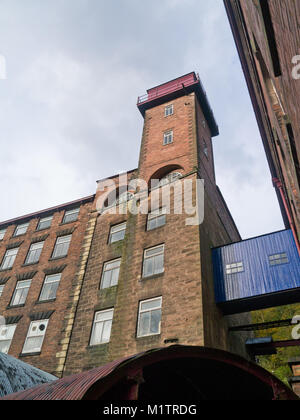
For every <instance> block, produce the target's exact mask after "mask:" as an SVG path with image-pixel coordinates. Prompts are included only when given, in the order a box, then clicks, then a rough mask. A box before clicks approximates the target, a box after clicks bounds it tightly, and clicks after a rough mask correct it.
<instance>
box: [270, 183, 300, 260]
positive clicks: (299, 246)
mask: <svg viewBox="0 0 300 420" xmlns="http://www.w3.org/2000/svg"><path fill="white" fill-rule="evenodd" d="M273 184H274V186H275V187H276V188H278V190H279V192H280V195H281V198H282V201H283V205H284V208H285V211H286V214H287V217H288V219H289V224H290V227H291V229H292V232H293V236H294V239H295V243H296V247H297V250H298V254H299V257H300V244H299V240H298V236H297V232H296V229H295V225H294V222H293V219H292V216H291V214H290V211H289V208H288V205H287V202H286V198H285V195H284V191H283V185H282V182H281V181H280V180H279V179H278V178H273Z"/></svg>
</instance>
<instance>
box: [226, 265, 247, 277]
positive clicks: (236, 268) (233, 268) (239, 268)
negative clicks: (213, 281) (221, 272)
mask: <svg viewBox="0 0 300 420" xmlns="http://www.w3.org/2000/svg"><path fill="white" fill-rule="evenodd" d="M243 271H244V264H243V263H242V262H238V263H233V264H226V274H228V275H230V274H236V273H242V272H243Z"/></svg>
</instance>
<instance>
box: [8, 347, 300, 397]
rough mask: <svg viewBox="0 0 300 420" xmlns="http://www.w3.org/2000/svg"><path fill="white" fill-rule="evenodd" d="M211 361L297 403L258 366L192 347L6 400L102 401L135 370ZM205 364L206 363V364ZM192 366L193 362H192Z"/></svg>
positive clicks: (148, 355)
mask: <svg viewBox="0 0 300 420" xmlns="http://www.w3.org/2000/svg"><path fill="white" fill-rule="evenodd" d="M186 358H189V359H195V363H196V360H202V361H203V360H204V361H205V360H207V361H208V360H210V361H215V362H219V363H220V362H222V363H224V364H225V365H226V366H229V367H235V368H238V369H240V370H241V371H244V372H247V373H248V374H250V375H253V377H255V378H257V379H258V380H259V381H261V382H262V383H264V384H265V385H266V386H267V387H269V388H271V389H273V392H274V395H275V396H276V395H284V396H285V398H286V399H297V397H296V396H295V394H293V392H292V391H290V389H289V388H287V387H286V386H285V385H284V384H283V383H282V382H280V381H279V380H278V379H277V378H275V377H274V376H273V375H271V374H270V373H269V372H267V371H265V370H264V369H262V368H261V367H259V366H258V365H255V364H254V363H251V362H249V361H247V360H245V359H243V358H241V357H240V356H237V355H234V354H231V353H228V352H225V351H221V350H215V349H208V348H204V347H195V346H194V347H192V346H180V345H175V346H170V347H167V348H163V349H154V350H149V351H146V352H143V353H140V354H137V355H134V356H130V357H125V358H122V359H119V360H115V361H113V362H111V363H108V364H106V365H105V366H101V367H98V368H95V369H93V370H90V371H86V372H82V373H79V374H76V375H72V376H68V377H65V378H62V379H59V380H57V381H55V382H52V383H50V384H44V385H41V386H38V387H35V388H32V389H28V390H26V391H24V392H20V393H16V394H12V395H8V396H7V397H6V398H4V399H7V400H81V399H93V398H91V395H92V393H93V392H95V389H96V394H97V395H96V396H97V398H98V397H101V395H103V394H104V393H105V392H106V391H107V390H110V388H112V387H113V386H114V385H115V384H117V383H119V381H120V380H121V379H123V378H126V377H128V376H130V375H131V374H132V372H136V371H137V370H138V369H141V368H144V367H147V366H152V365H154V364H155V363H159V362H161V361H166V360H179V359H186ZM205 363H206V362H205ZM193 366H194V362H193Z"/></svg>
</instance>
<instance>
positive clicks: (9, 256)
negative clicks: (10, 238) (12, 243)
mask: <svg viewBox="0 0 300 420" xmlns="http://www.w3.org/2000/svg"><path fill="white" fill-rule="evenodd" d="M18 251H19V248H12V249H7V250H6V252H5V254H4V257H3V260H2V263H1V270H9V269H10V268H12V267H13V265H14V262H15V260H16V257H17V255H18ZM7 260H8V262H9V264H6V261H7Z"/></svg>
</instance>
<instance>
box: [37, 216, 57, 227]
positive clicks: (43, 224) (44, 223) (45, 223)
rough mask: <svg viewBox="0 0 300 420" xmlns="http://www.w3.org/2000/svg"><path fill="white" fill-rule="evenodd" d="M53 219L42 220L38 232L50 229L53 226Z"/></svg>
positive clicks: (50, 217)
mask: <svg viewBox="0 0 300 420" xmlns="http://www.w3.org/2000/svg"><path fill="white" fill-rule="evenodd" d="M52 219H53V216H49V217H44V218H43V219H40V221H39V223H38V226H37V228H36V230H43V229H47V228H49V227H50V226H51V223H52Z"/></svg>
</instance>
